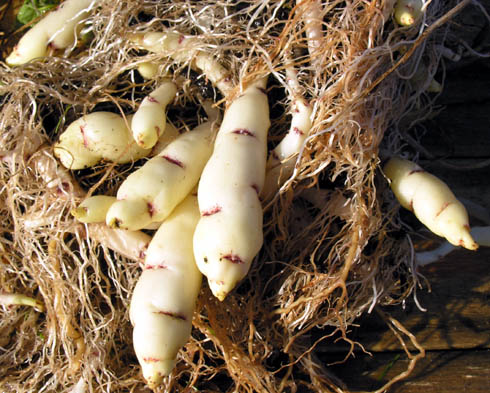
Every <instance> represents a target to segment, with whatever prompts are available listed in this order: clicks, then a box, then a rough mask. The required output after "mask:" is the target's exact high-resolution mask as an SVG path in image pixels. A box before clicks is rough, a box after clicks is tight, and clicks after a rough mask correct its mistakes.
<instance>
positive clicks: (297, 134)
mask: <svg viewBox="0 0 490 393" xmlns="http://www.w3.org/2000/svg"><path fill="white" fill-rule="evenodd" d="M292 112H293V113H292V120H291V127H290V129H289V132H288V133H287V134H286V136H285V137H284V138H283V140H282V141H281V142H280V143H279V144H278V145H277V146H276V147H275V149H274V150H273V151H272V152H271V153H270V155H269V159H268V161H267V173H266V178H265V184H264V189H263V191H262V194H261V195H262V197H263V198H264V200H269V199H270V198H271V197H272V196H273V195H274V193H275V192H276V191H277V189H278V188H279V187H280V185H281V184H282V183H283V182H284V180H285V179H288V178H289V177H290V176H291V175H292V173H293V170H294V165H295V164H296V158H297V154H298V153H299V152H300V150H301V148H302V146H303V144H304V142H305V139H306V137H307V136H308V133H309V132H310V129H311V119H310V117H311V112H312V110H311V107H310V105H308V103H307V102H306V100H304V99H302V98H297V99H295V100H294V102H293V105H292Z"/></svg>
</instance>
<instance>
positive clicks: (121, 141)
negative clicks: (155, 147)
mask: <svg viewBox="0 0 490 393" xmlns="http://www.w3.org/2000/svg"><path fill="white" fill-rule="evenodd" d="M130 120H131V117H130V116H128V118H127V121H128V122H129V121H130ZM150 151H151V150H150V149H143V148H141V147H140V146H138V145H137V144H136V142H135V141H134V140H133V137H132V134H131V131H130V130H129V128H128V127H127V125H126V121H125V120H124V118H123V117H122V116H119V115H118V114H116V113H111V112H94V113H90V114H88V115H85V116H82V117H81V118H79V119H77V120H75V121H74V122H73V123H71V124H70V125H69V126H68V128H67V129H66V130H65V131H64V132H63V133H62V134H61V135H60V138H59V141H58V143H56V144H55V145H54V154H55V156H56V157H57V158H59V160H60V161H61V163H62V164H63V166H64V167H65V168H68V169H84V168H87V167H91V166H93V165H96V164H97V163H99V162H100V161H102V160H106V161H112V162H116V163H119V164H123V163H127V162H131V161H134V160H138V159H140V158H142V157H145V156H147V155H148V154H149V153H150Z"/></svg>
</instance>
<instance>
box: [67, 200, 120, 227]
mask: <svg viewBox="0 0 490 393" xmlns="http://www.w3.org/2000/svg"><path fill="white" fill-rule="evenodd" d="M115 201H116V197H111V196H107V195H94V196H91V197H89V198H86V199H85V200H84V201H83V202H82V203H81V204H80V205H78V207H77V208H75V209H73V210H72V211H71V215H72V216H73V217H75V218H76V219H77V220H78V221H80V222H83V223H98V222H105V217H106V214H107V211H108V210H109V208H110V207H111V206H112V204H113V203H114V202H115Z"/></svg>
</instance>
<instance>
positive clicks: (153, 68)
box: [136, 61, 158, 79]
mask: <svg viewBox="0 0 490 393" xmlns="http://www.w3.org/2000/svg"><path fill="white" fill-rule="evenodd" d="M136 69H137V70H138V72H139V74H140V75H141V76H142V77H143V78H144V79H152V78H154V77H155V76H157V74H158V64H156V63H153V62H149V61H145V62H143V63H139V64H138V67H137V68H136Z"/></svg>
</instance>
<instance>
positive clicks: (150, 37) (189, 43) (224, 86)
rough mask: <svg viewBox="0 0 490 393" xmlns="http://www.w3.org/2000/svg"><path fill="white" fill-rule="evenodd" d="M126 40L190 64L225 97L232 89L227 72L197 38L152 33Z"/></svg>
mask: <svg viewBox="0 0 490 393" xmlns="http://www.w3.org/2000/svg"><path fill="white" fill-rule="evenodd" d="M128 38H129V40H130V41H132V42H133V43H134V44H135V45H137V46H139V47H141V48H143V49H146V50H148V51H150V52H153V53H159V54H163V55H165V56H170V57H172V59H174V60H175V61H177V62H181V63H185V62H191V64H192V65H193V66H194V67H195V68H197V69H199V70H200V71H202V73H203V74H204V75H205V76H206V78H207V79H209V80H210V81H211V83H213V84H214V85H215V86H216V87H217V88H218V89H219V90H220V91H221V92H222V93H223V95H225V96H226V95H227V94H228V93H229V92H230V91H231V89H232V88H233V85H232V83H231V80H230V78H229V73H228V71H227V70H226V69H225V68H224V67H223V66H222V65H221V64H220V63H219V62H218V61H217V60H216V59H215V58H214V57H213V56H212V55H211V54H209V53H207V52H204V51H203V50H202V44H203V42H202V41H201V40H200V39H199V38H197V37H192V36H184V35H183V34H179V33H176V32H161V33H157V32H153V33H145V34H143V33H133V34H130V35H129V37H128Z"/></svg>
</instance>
